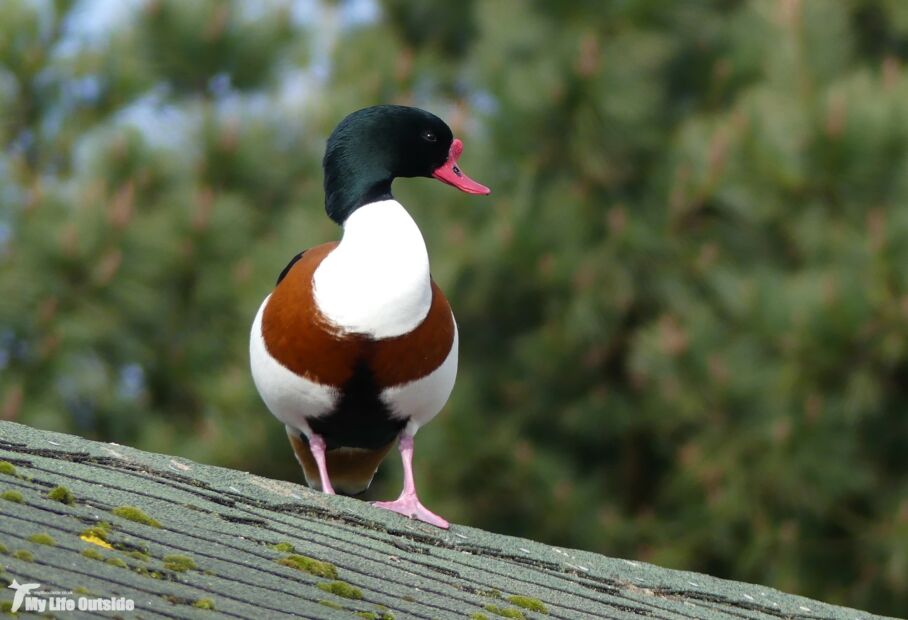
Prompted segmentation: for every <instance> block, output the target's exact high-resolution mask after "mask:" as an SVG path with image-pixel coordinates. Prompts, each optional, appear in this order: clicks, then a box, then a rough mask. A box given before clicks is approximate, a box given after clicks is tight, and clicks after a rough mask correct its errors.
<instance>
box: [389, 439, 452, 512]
mask: <svg viewBox="0 0 908 620" xmlns="http://www.w3.org/2000/svg"><path fill="white" fill-rule="evenodd" d="M397 447H398V449H399V450H400V459H401V461H403V465H404V489H403V491H401V492H400V497H398V498H397V499H396V500H394V501H393V502H374V503H373V504H372V505H373V506H376V507H378V508H384V509H385V510H392V511H394V512H397V513H400V514H402V515H404V516H405V517H410V518H411V519H418V520H420V521H423V522H425V523H428V524H430V525H434V526H436V527H440V528H443V529H448V527H450V524H449V523H448V522H447V521H445V520H444V519H442V518H441V517H439V516H438V515H437V514H435V513H434V512H431V511H430V510H428V509H427V508H426V507H425V506H423V505H422V504H421V503H419V498H418V497H417V496H416V483H415V482H413V437H412V435H401V437H400V441H399V442H398V446H397Z"/></svg>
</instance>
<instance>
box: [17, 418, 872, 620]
mask: <svg viewBox="0 0 908 620" xmlns="http://www.w3.org/2000/svg"><path fill="white" fill-rule="evenodd" d="M0 461H6V462H8V463H10V464H11V465H12V466H13V467H14V468H15V472H12V471H11V468H8V467H4V466H2V465H0V494H2V493H3V492H5V491H16V492H18V493H19V494H21V495H22V500H23V501H22V502H21V503H17V502H14V501H6V500H3V499H0V545H2V546H0V551H2V550H3V549H4V548H5V550H6V551H5V553H4V554H2V555H0V566H2V567H3V569H4V571H2V572H0V580H4V581H5V582H6V583H7V584H8V583H10V582H11V581H12V580H13V579H17V580H18V581H19V582H20V583H25V582H38V583H41V584H42V590H56V591H77V592H84V591H85V590H87V591H90V592H92V593H94V594H95V595H97V596H102V597H110V596H124V597H127V598H131V599H133V600H134V601H135V606H136V610H135V612H124V613H123V617H143V618H215V617H228V618H256V619H260V618H268V619H270V618H285V617H287V618H289V617H306V618H327V619H330V618H348V619H349V618H357V617H373V618H382V617H385V618H388V617H391V616H393V617H394V618H397V619H401V618H425V619H431V618H469V617H470V616H471V614H484V615H485V616H487V617H488V618H490V619H492V618H496V617H501V616H499V615H496V612H497V613H510V614H512V615H514V616H516V617H525V618H527V619H531V618H553V619H575V618H628V619H630V618H637V619H639V618H641V617H644V618H656V619H664V620H669V619H672V620H673V619H676V618H677V619H685V620H689V619H691V618H713V619H716V620H720V619H723V620H724V619H728V620H742V619H751V618H752V619H768V620H772V619H778V618H797V619H804V620H806V619H818V618H829V619H848V620H865V619H869V618H875V617H878V616H873V615H871V614H868V613H865V612H861V611H855V610H852V609H846V608H843V607H835V606H832V605H827V604H824V603H820V602H817V601H813V600H810V599H806V598H802V597H798V596H793V595H790V594H784V593H781V592H779V591H777V590H773V589H771V588H766V587H762V586H755V585H749V584H743V583H737V582H732V581H725V580H721V579H716V578H713V577H709V576H706V575H700V574H694V573H685V572H681V571H673V570H667V569H662V568H658V567H655V566H652V565H648V564H644V563H642V562H635V561H630V560H621V559H612V558H607V557H604V556H601V555H597V554H594V553H589V552H585V551H577V550H572V549H559V548H556V547H551V546H548V545H543V544H540V543H537V542H534V541H531V540H524V539H519V538H512V537H508V536H501V535H497V534H492V533H489V532H484V531H482V530H477V529H473V528H469V527H463V526H459V525H453V526H452V527H451V529H450V530H449V531H442V530H438V529H436V528H433V527H431V526H428V525H425V524H422V523H418V522H413V521H409V520H406V519H404V518H402V517H400V516H398V515H395V514H392V513H388V512H385V511H381V510H377V509H374V508H372V507H371V506H369V504H367V503H365V502H361V501H359V500H356V499H351V498H345V497H329V496H326V495H323V494H321V493H317V492H312V491H310V490H309V489H307V488H305V487H303V486H301V485H297V484H292V483H289V482H283V481H278V480H270V479H266V478H261V477H258V476H255V475H252V474H249V473H245V472H240V471H235V470H230V469H223V468H219V467H211V466H207V465H200V464H198V463H193V462H191V461H187V460H186V459H182V458H175V457H170V456H166V455H161V454H152V453H147V452H142V451H139V450H135V449H132V448H128V447H124V446H120V445H117V444H107V443H99V442H93V441H87V440H84V439H81V438H78V437H74V436H70V435H62V434H58V433H51V432H46V431H40V430H36V429H33V428H29V427H27V426H23V425H20V424H14V423H11V422H0ZM4 471H5V473H4ZM56 487H65V489H66V490H68V491H70V492H71V496H70V495H67V494H65V493H63V492H62V491H60V490H57V491H56V492H55V493H54V494H53V498H51V497H48V494H49V492H50V491H51V490H53V489H55V488H56ZM66 499H71V500H72V501H71V503H66V501H64V500H66ZM122 507H131V508H128V509H125V510H117V508H122ZM133 508H134V509H135V510H133ZM152 520H153V521H152ZM154 522H156V523H157V525H159V526H160V527H156V526H155V523H154ZM36 534H38V535H47V536H50V537H51V538H52V539H53V543H54V544H53V545H48V544H41V543H39V542H33V540H30V538H34V537H35V535H36ZM39 539H43V540H45V542H46V539H44V538H43V537H41V536H39V537H37V538H34V540H39ZM20 550H24V551H27V552H29V553H30V554H31V556H32V560H31V561H27V560H23V559H19V558H17V557H16V552H17V551H20ZM19 555H23V554H19ZM4 592H5V593H3V594H0V601H4V602H5V601H10V600H11V599H12V590H5V591H4ZM356 613H359V614H360V616H357V615H355V614H356ZM518 613H519V614H521V615H522V616H517V615H516V614H518ZM370 614H374V615H370ZM383 614H389V615H384V616H383ZM78 615H79V614H78V613H71V612H67V613H66V614H65V615H64V616H63V617H66V618H70V617H78ZM86 617H88V616H86ZM474 617H478V616H474Z"/></svg>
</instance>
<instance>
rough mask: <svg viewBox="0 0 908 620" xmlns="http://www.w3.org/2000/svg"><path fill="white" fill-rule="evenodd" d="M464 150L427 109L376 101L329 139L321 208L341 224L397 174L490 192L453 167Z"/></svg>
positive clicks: (383, 192) (380, 195) (384, 194)
mask: <svg viewBox="0 0 908 620" xmlns="http://www.w3.org/2000/svg"><path fill="white" fill-rule="evenodd" d="M462 151H463V143H462V142H461V141H460V140H457V139H455V138H454V135H453V134H452V133H451V129H450V128H449V127H448V126H447V125H446V124H445V122H444V121H443V120H441V119H440V118H438V117H437V116H435V115H434V114H430V113H429V112H426V111H425V110H420V109H419V108H409V107H406V106H399V105H378V106H373V107H371V108H364V109H362V110H358V111H356V112H353V113H352V114H350V115H349V116H347V117H346V118H345V119H344V120H342V121H341V122H340V124H339V125H338V126H337V127H336V128H335V129H334V131H333V132H332V133H331V137H330V138H328V147H327V149H326V150H325V159H324V162H323V165H324V168H325V210H326V211H327V212H328V216H329V217H330V218H331V219H332V220H334V221H335V222H337V223H339V224H343V223H344V221H345V220H346V219H347V217H349V216H350V214H351V213H353V211H355V210H356V209H357V208H359V207H361V206H362V205H364V204H369V203H370V202H374V201H376V200H383V199H386V198H390V197H391V181H393V180H394V179H395V178H396V177H435V178H436V179H438V180H440V181H443V182H445V183H448V184H449V185H453V186H454V187H456V188H457V189H459V190H461V191H464V192H467V193H470V194H488V193H490V190H489V188H487V187H485V186H484V185H480V184H479V183H477V182H475V181H473V180H472V179H470V177H468V176H466V175H465V174H464V173H463V172H462V171H461V170H460V168H459V167H458V166H457V160H458V158H459V157H460V154H461V152H462Z"/></svg>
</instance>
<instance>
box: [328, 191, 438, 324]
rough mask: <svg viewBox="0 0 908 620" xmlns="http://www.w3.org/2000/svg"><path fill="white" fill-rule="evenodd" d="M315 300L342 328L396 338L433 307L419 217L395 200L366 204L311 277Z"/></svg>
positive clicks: (357, 212)
mask: <svg viewBox="0 0 908 620" xmlns="http://www.w3.org/2000/svg"><path fill="white" fill-rule="evenodd" d="M313 286H314V294H315V303H316V304H317V305H318V308H319V310H321V312H322V314H323V315H324V316H325V317H327V318H328V320H329V321H331V322H332V323H334V324H335V325H336V326H337V327H339V328H340V329H342V330H344V331H346V332H351V333H360V334H368V335H370V336H372V337H373V338H392V337H394V336H400V335H401V334H406V333H407V332H409V331H411V330H413V328H415V327H416V326H417V325H419V324H420V323H421V322H422V320H423V319H424V318H425V317H426V315H427V314H428V312H429V307H430V306H431V305H432V287H431V285H430V281H429V255H428V253H427V252H426V244H425V241H423V238H422V234H421V233H420V232H419V228H418V227H417V226H416V222H414V221H413V218H411V217H410V215H409V214H408V213H407V211H406V210H405V209H404V208H403V206H401V204H400V203H399V202H397V201H396V200H382V201H379V202H373V203H371V204H368V205H364V206H362V207H360V208H359V209H357V210H356V211H354V212H353V214H352V215H350V217H348V218H347V221H346V222H344V236H343V238H342V239H341V242H340V244H338V246H337V248H335V249H334V251H333V252H331V253H330V254H329V255H328V256H326V257H325V259H324V260H323V261H322V263H321V265H319V266H318V268H317V269H316V270H315V274H314V276H313Z"/></svg>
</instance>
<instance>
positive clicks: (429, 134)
mask: <svg viewBox="0 0 908 620" xmlns="http://www.w3.org/2000/svg"><path fill="white" fill-rule="evenodd" d="M422 139H423V140H425V141H426V142H436V141H438V138H436V137H435V132H433V131H432V130H431V129H423V130H422Z"/></svg>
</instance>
